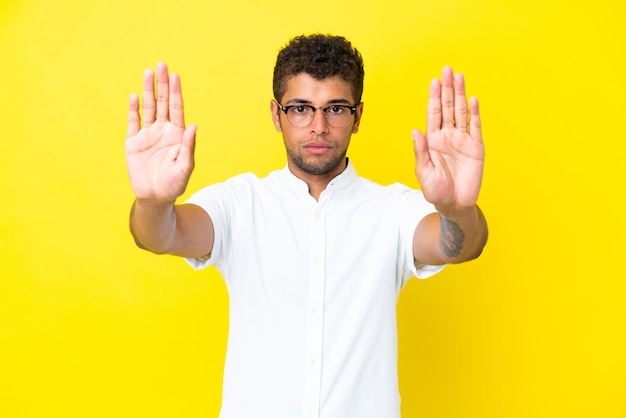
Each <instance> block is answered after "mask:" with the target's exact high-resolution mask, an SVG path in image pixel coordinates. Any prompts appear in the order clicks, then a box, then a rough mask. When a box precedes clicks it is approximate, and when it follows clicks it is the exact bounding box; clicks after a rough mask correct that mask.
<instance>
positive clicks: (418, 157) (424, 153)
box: [413, 129, 430, 173]
mask: <svg viewBox="0 0 626 418" xmlns="http://www.w3.org/2000/svg"><path fill="white" fill-rule="evenodd" d="M413 149H414V151H415V171H416V173H421V172H422V170H423V169H424V167H426V166H427V165H428V164H429V163H430V154H429V152H428V142H427V140H426V138H425V137H424V135H422V133H421V132H420V131H418V130H417V129H415V130H413Z"/></svg>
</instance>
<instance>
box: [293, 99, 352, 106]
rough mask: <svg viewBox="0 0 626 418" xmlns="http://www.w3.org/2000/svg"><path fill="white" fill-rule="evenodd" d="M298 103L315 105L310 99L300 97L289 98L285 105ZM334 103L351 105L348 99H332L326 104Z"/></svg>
mask: <svg viewBox="0 0 626 418" xmlns="http://www.w3.org/2000/svg"><path fill="white" fill-rule="evenodd" d="M298 104H306V105H311V106H313V102H312V101H310V100H304V99H298V98H294V99H291V100H288V101H287V102H286V103H285V104H284V105H283V106H288V105H298ZM334 104H345V105H350V106H352V105H351V104H350V102H349V101H348V100H346V99H332V100H329V101H328V102H326V104H325V105H324V106H329V105H334Z"/></svg>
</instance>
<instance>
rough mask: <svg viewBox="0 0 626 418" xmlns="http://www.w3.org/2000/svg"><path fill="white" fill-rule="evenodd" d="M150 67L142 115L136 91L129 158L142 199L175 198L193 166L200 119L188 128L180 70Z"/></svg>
mask: <svg viewBox="0 0 626 418" xmlns="http://www.w3.org/2000/svg"><path fill="white" fill-rule="evenodd" d="M156 79H157V88H156V95H155V90H154V73H153V72H152V71H151V70H146V72H145V73H144V80H143V95H142V101H143V106H142V116H143V126H141V118H140V116H139V98H138V96H137V95H136V94H133V95H131V98H130V105H129V116H128V133H127V137H126V146H125V151H126V164H127V167H128V173H129V176H130V182H131V186H132V188H133V192H134V193H135V196H136V197H137V199H152V200H156V201H162V202H170V201H174V200H175V199H176V198H177V197H179V196H180V195H182V194H183V192H184V191H185V188H186V187H187V183H188V181H189V177H190V176H191V172H192V171H193V166H194V162H193V153H194V147H195V135H196V127H195V125H190V126H189V127H188V128H185V121H184V112H183V101H182V93H181V87H180V79H179V77H178V75H176V74H172V76H171V77H169V76H168V70H167V66H166V65H165V64H164V63H159V64H157V69H156Z"/></svg>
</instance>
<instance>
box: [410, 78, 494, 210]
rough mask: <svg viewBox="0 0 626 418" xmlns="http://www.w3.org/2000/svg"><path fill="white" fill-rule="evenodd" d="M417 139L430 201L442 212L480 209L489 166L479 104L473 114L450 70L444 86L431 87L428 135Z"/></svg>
mask: <svg viewBox="0 0 626 418" xmlns="http://www.w3.org/2000/svg"><path fill="white" fill-rule="evenodd" d="M413 139H414V148H415V159H416V167H415V174H416V176H417V179H418V181H419V183H420V186H421V188H422V191H423V193H424V196H425V197H426V199H427V200H428V201H429V202H431V203H433V204H434V205H435V206H436V207H437V208H438V209H439V210H443V211H446V210H454V209H455V208H465V207H471V206H473V205H475V204H476V201H477V200H478V194H479V191H480V185H481V181H482V174H483V166H484V160H485V149H484V145H483V142H482V131H481V126H480V115H479V109H478V101H477V100H476V99H475V98H472V99H471V100H470V103H469V109H468V104H467V99H466V96H465V80H464V78H463V76H462V75H461V74H456V76H455V75H454V74H453V73H452V69H451V68H450V67H446V68H444V69H443V73H442V82H441V83H440V82H439V80H433V82H432V83H431V86H430V98H429V102H428V120H427V126H426V135H423V134H422V133H421V132H420V131H417V130H415V131H414V132H413Z"/></svg>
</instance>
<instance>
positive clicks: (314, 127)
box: [309, 108, 328, 135]
mask: <svg viewBox="0 0 626 418" xmlns="http://www.w3.org/2000/svg"><path fill="white" fill-rule="evenodd" d="M309 128H310V129H311V132H312V133H315V134H316V135H323V134H326V133H328V122H327V121H326V115H325V114H324V111H323V110H322V109H320V108H317V109H315V112H313V120H312V121H311V125H309Z"/></svg>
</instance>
